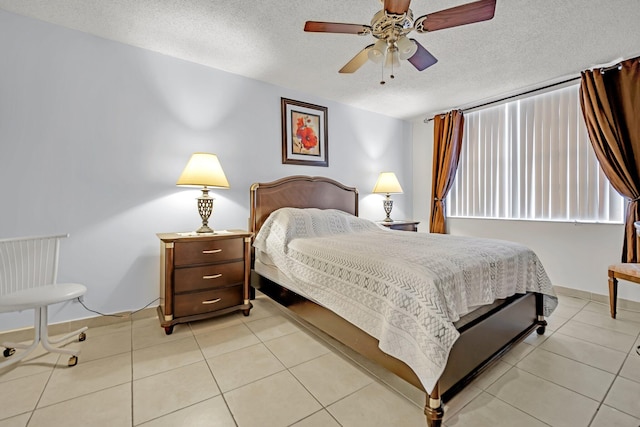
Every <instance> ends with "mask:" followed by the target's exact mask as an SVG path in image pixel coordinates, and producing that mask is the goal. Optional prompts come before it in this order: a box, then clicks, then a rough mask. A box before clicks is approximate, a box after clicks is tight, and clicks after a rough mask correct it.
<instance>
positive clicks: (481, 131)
mask: <svg viewBox="0 0 640 427" xmlns="http://www.w3.org/2000/svg"><path fill="white" fill-rule="evenodd" d="M624 208H625V206H624V199H623V198H622V197H621V196H620V195H619V194H618V193H617V192H616V191H615V190H614V189H613V188H612V187H611V184H609V181H608V180H607V178H606V177H605V175H604V174H603V173H602V170H601V168H600V166H599V164H598V161H597V159H596V157H595V154H594V152H593V148H592V147H591V143H590V142H589V137H588V134H587V128H586V125H585V124H584V119H583V117H582V112H581V109H580V102H579V94H578V86H577V85H576V86H570V87H565V88H562V89H558V90H555V91H552V92H547V93H544V94H541V95H536V96H532V97H529V98H525V99H520V100H517V101H513V102H509V103H506V104H502V105H499V106H496V107H491V108H486V109H483V110H479V111H475V112H471V113H467V114H465V124H464V135H463V143H462V151H461V155H460V163H459V165H458V172H457V174H456V180H455V182H454V184H453V187H452V189H451V192H450V193H449V196H448V197H447V215H448V216H450V217H482V218H501V219H525V220H547V221H585V222H616V223H620V222H623V215H624Z"/></svg>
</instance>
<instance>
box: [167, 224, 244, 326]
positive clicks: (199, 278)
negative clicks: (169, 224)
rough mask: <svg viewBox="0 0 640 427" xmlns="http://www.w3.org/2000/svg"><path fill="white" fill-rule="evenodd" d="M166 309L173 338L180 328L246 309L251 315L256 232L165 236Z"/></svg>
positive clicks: (241, 231) (230, 231)
mask: <svg viewBox="0 0 640 427" xmlns="http://www.w3.org/2000/svg"><path fill="white" fill-rule="evenodd" d="M157 236H158V237H159V238H160V305H158V317H159V318H160V325H161V326H162V327H163V328H164V330H165V333H166V334H167V335H169V334H171V333H172V332H173V326H174V325H175V324H177V323H186V322H191V321H194V320H201V319H207V318H210V317H213V316H219V315H221V314H226V313H230V312H233V311H237V310H242V313H243V314H244V315H245V316H248V315H249V311H250V310H251V302H250V301H249V277H250V272H251V255H250V249H251V233H249V232H246V231H243V230H229V231H222V232H217V233H215V234H203V235H196V234H195V233H159V234H158V235H157Z"/></svg>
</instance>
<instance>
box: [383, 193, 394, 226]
mask: <svg viewBox="0 0 640 427" xmlns="http://www.w3.org/2000/svg"><path fill="white" fill-rule="evenodd" d="M382 207H384V211H385V212H386V214H387V217H386V218H385V219H384V222H393V220H392V219H391V216H390V215H391V209H393V200H391V195H390V194H389V193H387V198H386V199H384V200H383V201H382Z"/></svg>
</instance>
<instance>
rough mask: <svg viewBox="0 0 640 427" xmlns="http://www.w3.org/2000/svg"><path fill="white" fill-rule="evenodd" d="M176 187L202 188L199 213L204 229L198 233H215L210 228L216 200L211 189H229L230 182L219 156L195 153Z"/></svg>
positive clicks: (198, 230) (201, 228) (200, 229)
mask: <svg viewBox="0 0 640 427" xmlns="http://www.w3.org/2000/svg"><path fill="white" fill-rule="evenodd" d="M176 185H183V186H187V187H202V196H200V197H198V212H199V213H200V217H201V218H202V227H200V228H199V229H197V230H196V233H213V229H212V228H211V227H209V217H210V216H211V213H212V212H213V200H214V199H213V198H212V197H210V196H209V188H229V181H227V177H226V176H225V175H224V171H223V170H222V166H221V165H220V161H219V160H218V156H216V155H215V154H209V153H193V154H192V155H191V158H190V159H189V162H188V163H187V166H185V168H184V170H183V171H182V175H180V178H178V182H176Z"/></svg>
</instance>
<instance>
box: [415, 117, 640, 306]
mask: <svg viewBox="0 0 640 427" xmlns="http://www.w3.org/2000/svg"><path fill="white" fill-rule="evenodd" d="M412 124H413V146H414V148H413V152H414V157H413V171H414V174H413V188H414V197H413V214H414V217H415V219H416V220H420V221H422V223H423V224H425V226H424V227H420V229H419V231H421V232H422V231H425V232H428V230H429V227H428V223H429V214H430V206H429V204H428V201H429V200H430V197H431V179H432V178H431V170H432V164H433V122H430V123H427V124H425V123H423V121H422V120H421V119H420V120H415V121H414V122H413V123H412ZM423 197H425V199H424V200H423ZM447 226H448V230H449V232H450V233H451V234H457V235H463V236H476V237H488V238H494V239H502V240H510V241H514V242H519V243H522V244H525V245H527V246H529V247H530V248H531V249H533V250H534V251H535V252H536V254H537V255H538V257H539V258H540V260H541V261H542V264H543V265H544V267H545V269H546V271H547V273H548V275H549V278H550V279H551V282H552V283H553V284H554V285H557V286H563V287H566V288H572V289H578V290H581V291H586V292H591V293H595V294H600V295H608V291H609V289H608V284H607V283H608V282H607V266H608V265H610V264H613V263H617V262H620V256H621V254H622V238H623V234H624V227H623V226H622V225H611V224H573V223H559V222H545V221H537V222H532V221H503V220H490V219H462V218H449V219H447ZM618 289H619V291H618V297H619V298H623V299H628V300H632V301H640V288H639V287H638V286H637V285H634V284H625V283H624V282H621V285H620V286H619V288H618Z"/></svg>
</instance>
